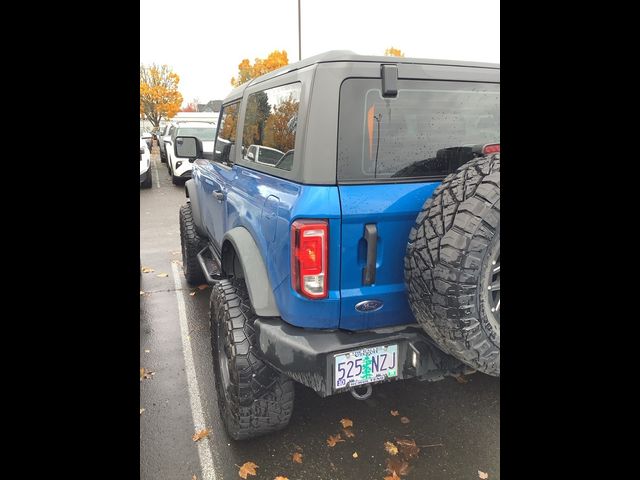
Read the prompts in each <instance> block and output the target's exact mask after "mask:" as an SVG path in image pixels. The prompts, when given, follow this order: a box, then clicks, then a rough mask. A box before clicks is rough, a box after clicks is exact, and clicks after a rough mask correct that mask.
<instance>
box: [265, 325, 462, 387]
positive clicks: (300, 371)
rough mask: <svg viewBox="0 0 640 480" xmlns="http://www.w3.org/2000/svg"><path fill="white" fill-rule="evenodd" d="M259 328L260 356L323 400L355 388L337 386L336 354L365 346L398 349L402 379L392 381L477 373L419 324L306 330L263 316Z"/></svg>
mask: <svg viewBox="0 0 640 480" xmlns="http://www.w3.org/2000/svg"><path fill="white" fill-rule="evenodd" d="M254 328H255V330H256V336H257V342H256V343H257V345H258V349H259V355H260V357H261V358H262V359H263V360H264V361H266V362H267V363H268V364H269V365H271V366H272V367H273V368H275V369H276V370H278V371H280V372H282V373H284V374H285V375H287V376H289V377H291V378H292V379H293V380H295V381H297V382H299V383H302V384H303V385H306V386H307V387H310V388H312V389H313V390H315V391H316V392H317V393H318V394H319V395H320V396H322V397H326V396H329V395H333V394H336V393H341V392H344V391H347V390H349V388H339V389H336V388H334V381H333V376H334V373H333V372H334V364H333V361H334V357H335V355H337V354H339V353H344V352H349V351H352V350H358V349H360V348H365V347H372V346H377V345H390V344H397V345H398V376H397V377H395V378H393V379H391V380H387V381H394V380H404V379H408V378H414V377H418V378H419V379H420V380H431V381H434V380H440V379H442V378H444V377H445V376H447V375H459V374H461V373H469V372H470V371H471V370H470V369H469V368H468V367H466V366H465V365H464V364H462V363H461V362H460V361H458V360H457V359H455V358H454V357H452V356H450V355H447V354H445V353H443V352H442V351H441V350H440V349H439V348H438V347H436V345H435V344H434V343H433V341H432V340H431V339H430V338H429V337H428V336H427V335H426V333H424V331H423V330H422V328H421V327H420V326H419V325H417V324H410V325H401V326H397V327H389V328H380V329H375V330H367V331H364V332H348V331H345V330H312V329H305V328H299V327H294V326H291V325H289V324H287V323H285V322H284V321H282V320H280V319H270V318H259V319H257V320H256V321H255V324H254ZM377 383H381V382H377Z"/></svg>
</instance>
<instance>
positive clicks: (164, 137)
mask: <svg viewBox="0 0 640 480" xmlns="http://www.w3.org/2000/svg"><path fill="white" fill-rule="evenodd" d="M175 126H176V123H175V122H171V123H167V124H166V125H165V126H164V128H163V129H162V132H161V133H160V134H159V135H158V149H159V150H160V162H162V163H166V162H167V149H166V142H168V141H170V140H171V133H172V131H173V130H172V129H173V128H175Z"/></svg>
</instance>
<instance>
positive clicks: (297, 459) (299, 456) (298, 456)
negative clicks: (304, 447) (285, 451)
mask: <svg viewBox="0 0 640 480" xmlns="http://www.w3.org/2000/svg"><path fill="white" fill-rule="evenodd" d="M292 460H293V461H294V462H296V463H302V454H301V453H300V452H295V453H294V454H293V457H292Z"/></svg>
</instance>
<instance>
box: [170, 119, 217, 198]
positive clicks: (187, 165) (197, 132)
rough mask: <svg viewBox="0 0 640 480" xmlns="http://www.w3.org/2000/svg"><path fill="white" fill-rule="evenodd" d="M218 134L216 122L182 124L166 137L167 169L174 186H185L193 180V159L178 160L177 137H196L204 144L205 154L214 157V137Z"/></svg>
mask: <svg viewBox="0 0 640 480" xmlns="http://www.w3.org/2000/svg"><path fill="white" fill-rule="evenodd" d="M215 134H216V124H215V122H180V123H178V124H177V125H176V126H175V128H172V132H171V137H170V138H169V139H167V137H165V140H164V142H165V150H166V155H167V169H168V170H169V175H171V181H172V182H173V184H174V185H178V184H183V183H184V182H186V181H187V180H188V179H190V178H191V168H192V167H193V164H192V162H193V159H192V160H187V159H185V158H176V157H175V153H174V148H175V146H174V143H175V139H176V137H196V138H198V139H199V140H200V141H201V142H202V151H203V153H210V154H211V155H213V144H214V137H215Z"/></svg>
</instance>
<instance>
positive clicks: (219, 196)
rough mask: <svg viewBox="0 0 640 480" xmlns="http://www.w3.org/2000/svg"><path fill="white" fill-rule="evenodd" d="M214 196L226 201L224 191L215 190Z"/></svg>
mask: <svg viewBox="0 0 640 480" xmlns="http://www.w3.org/2000/svg"><path fill="white" fill-rule="evenodd" d="M213 196H214V197H216V199H218V200H220V201H222V200H224V192H223V191H222V190H214V192H213Z"/></svg>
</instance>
